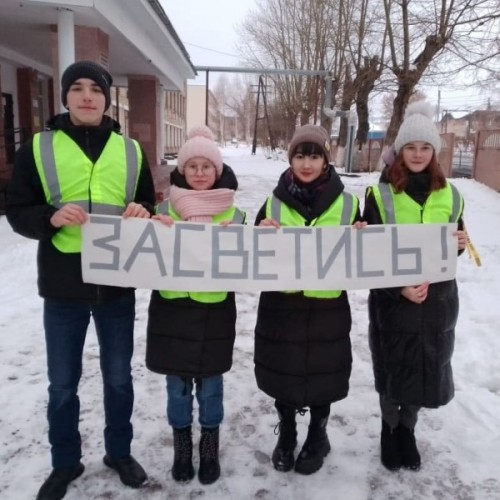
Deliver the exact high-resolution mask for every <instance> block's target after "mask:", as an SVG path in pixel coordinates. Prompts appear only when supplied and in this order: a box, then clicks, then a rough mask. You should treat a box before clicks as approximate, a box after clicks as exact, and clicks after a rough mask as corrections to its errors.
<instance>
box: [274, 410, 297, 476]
mask: <svg viewBox="0 0 500 500" xmlns="http://www.w3.org/2000/svg"><path fill="white" fill-rule="evenodd" d="M274 406H275V407H276V410H278V416H279V419H280V421H279V424H278V433H279V438H278V442H277V444H276V447H275V448H274V450H273V454H272V457H271V460H272V462H273V465H274V468H275V469H276V470H279V471H280V472H288V471H289V470H292V468H293V465H294V463H295V457H294V451H295V448H296V446H297V423H296V422H295V408H292V407H291V406H286V405H284V404H281V403H279V402H278V401H276V402H275V403H274Z"/></svg>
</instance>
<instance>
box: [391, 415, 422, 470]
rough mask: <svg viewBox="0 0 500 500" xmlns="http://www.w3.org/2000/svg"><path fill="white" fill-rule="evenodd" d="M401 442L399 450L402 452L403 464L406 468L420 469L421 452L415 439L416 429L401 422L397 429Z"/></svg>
mask: <svg viewBox="0 0 500 500" xmlns="http://www.w3.org/2000/svg"><path fill="white" fill-rule="evenodd" d="M396 431H397V437H398V442H399V451H400V453H401V465H402V466H403V467H404V468H405V469H410V470H415V471H417V470H419V469H420V453H419V452H418V449H417V442H416V441H415V431H414V430H413V429H408V427H405V426H404V425H401V424H399V426H398V427H397V429H396Z"/></svg>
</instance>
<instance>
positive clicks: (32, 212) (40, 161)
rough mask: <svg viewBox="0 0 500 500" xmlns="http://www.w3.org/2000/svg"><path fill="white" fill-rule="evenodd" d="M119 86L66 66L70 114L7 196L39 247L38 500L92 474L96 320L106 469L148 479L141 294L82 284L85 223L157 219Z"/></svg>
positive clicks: (15, 221)
mask: <svg viewBox="0 0 500 500" xmlns="http://www.w3.org/2000/svg"><path fill="white" fill-rule="evenodd" d="M111 83H112V79H111V75H110V74H109V73H108V72H107V71H106V69H104V68H103V67H102V66H100V65H99V64H96V63H94V62H92V61H79V62H76V63H74V64H72V65H70V66H69V67H68V68H66V70H65V71H64V73H63V75H62V78H61V99H62V102H63V104H64V106H66V108H67V109H68V113H62V114H59V115H57V116H55V117H53V118H52V119H50V120H49V122H48V127H49V130H48V131H46V132H41V133H37V134H35V136H34V137H33V140H32V141H29V142H28V143H26V144H25V145H23V146H21V148H19V150H18V151H17V153H16V160H15V165H14V171H13V176H12V180H11V183H10V186H9V192H8V196H7V218H8V220H9V222H10V224H11V225H12V227H13V229H14V230H15V231H16V232H18V233H20V234H22V235H23V236H26V237H28V238H33V239H37V240H39V245H38V291H39V294H40V295H41V296H42V297H43V299H44V306H43V307H44V312H43V322H44V328H45V342H46V347H47V368H48V377H49V383H50V385H49V403H48V410H47V417H48V422H49V441H50V445H51V454H52V466H53V470H52V473H51V474H50V475H49V477H48V478H47V480H46V481H45V482H44V483H43V485H42V487H41V488H40V491H39V493H38V496H37V499H38V500H58V499H60V498H63V497H64V495H65V494H66V490H67V487H68V485H69V483H70V482H71V481H73V480H74V479H76V478H77V477H78V476H80V475H81V474H82V473H83V470H84V466H83V464H82V463H81V462H80V459H81V456H82V449H81V437H80V432H79V429H78V427H79V420H80V401H79V398H78V385H79V382H80V378H81V375H82V359H83V349H84V344H85V337H86V334H87V328H88V324H89V321H90V317H91V316H92V317H93V319H94V323H95V327H96V332H97V338H98V340H99V354H100V366H101V373H102V377H103V384H104V413H105V419H106V426H105V429H104V447H105V449H106V455H105V456H104V463H105V464H106V465H107V466H108V467H111V468H112V469H114V470H116V471H117V473H118V474H119V476H120V479H121V481H122V482H123V483H124V484H126V485H128V486H131V487H134V488H138V487H139V486H141V484H142V483H144V481H145V480H146V478H147V476H146V473H145V472H144V470H143V468H142V467H141V465H140V464H139V463H138V462H137V461H136V460H135V459H134V458H133V457H132V455H131V454H130V445H131V441H132V436H133V430H132V424H131V422H130V419H131V416H132V409H133V402H134V390H133V385H132V375H131V359H132V354H133V349H134V318H135V293H134V290H133V289H132V288H119V287H114V286H101V285H92V284H88V283H83V281H82V265H81V253H80V252H81V229H80V226H81V225H82V224H84V223H85V221H86V220H87V219H88V214H89V213H97V214H112V215H122V216H123V217H141V218H148V217H149V216H150V212H149V211H150V210H151V211H153V206H154V203H155V197H154V187H153V180H152V177H151V173H150V170H149V166H148V162H147V159H146V156H145V155H144V153H143V151H142V149H141V147H140V146H139V144H138V143H137V142H136V141H134V140H132V139H128V138H126V137H123V136H122V135H121V134H120V124H119V123H118V122H116V121H115V120H113V119H111V118H110V117H109V116H105V115H104V112H105V111H106V110H107V109H108V108H109V106H110V103H111V100H110V87H111Z"/></svg>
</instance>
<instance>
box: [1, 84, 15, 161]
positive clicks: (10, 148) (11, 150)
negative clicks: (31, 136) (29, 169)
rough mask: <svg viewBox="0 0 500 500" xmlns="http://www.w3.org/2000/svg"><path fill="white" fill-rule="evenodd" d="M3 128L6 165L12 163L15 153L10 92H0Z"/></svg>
mask: <svg viewBox="0 0 500 500" xmlns="http://www.w3.org/2000/svg"><path fill="white" fill-rule="evenodd" d="M2 104H3V129H4V139H5V159H6V162H7V165H12V164H13V163H14V155H15V153H16V135H15V131H14V100H13V99H12V94H5V93H3V92H2Z"/></svg>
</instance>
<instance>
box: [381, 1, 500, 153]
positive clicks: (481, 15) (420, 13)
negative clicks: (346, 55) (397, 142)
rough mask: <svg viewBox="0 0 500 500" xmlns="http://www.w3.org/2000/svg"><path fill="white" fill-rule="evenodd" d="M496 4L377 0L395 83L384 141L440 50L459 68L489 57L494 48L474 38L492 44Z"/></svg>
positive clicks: (497, 14) (394, 130)
mask: <svg viewBox="0 0 500 500" xmlns="http://www.w3.org/2000/svg"><path fill="white" fill-rule="evenodd" d="M499 6H500V4H499V0H383V7H384V12H385V23H386V29H387V34H388V41H389V50H390V63H389V69H390V71H391V72H392V73H393V74H394V76H395V77H396V79H397V86H398V87H397V91H396V96H395V98H394V104H393V114H392V117H391V121H390V123H389V128H388V130H387V137H386V143H388V144H392V143H393V142H394V138H395V137H396V134H397V131H398V129H399V126H400V124H401V122H402V120H403V116H404V112H405V109H406V106H407V105H408V102H409V100H410V97H411V95H412V94H413V92H414V91H415V87H416V86H417V84H418V83H419V81H420V80H421V79H422V77H423V76H424V75H425V74H426V72H428V70H429V69H432V68H434V71H436V68H437V63H438V60H439V59H440V57H441V56H447V57H448V59H447V62H448V63H450V61H453V60H455V61H457V60H459V61H462V63H464V64H462V67H461V69H463V68H464V67H465V65H467V66H469V67H470V66H477V65H485V63H486V61H487V60H491V56H492V55H495V53H493V54H491V53H490V54H487V53H485V52H484V45H483V47H481V48H479V47H478V46H477V44H478V41H479V40H481V41H482V43H484V44H486V45H488V46H490V47H494V46H495V42H496V44H498V20H499V19H500V9H499ZM494 27H496V38H495V35H494V33H495V30H494ZM445 49H446V50H445ZM496 56H497V57H498V46H497V47H496ZM443 59H445V58H444V57H443ZM467 60H468V62H467V63H466V61H467ZM459 66H460V65H457V66H456V67H455V70H456V69H458V67H459ZM444 72H446V73H448V74H449V70H448V71H441V73H444Z"/></svg>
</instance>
